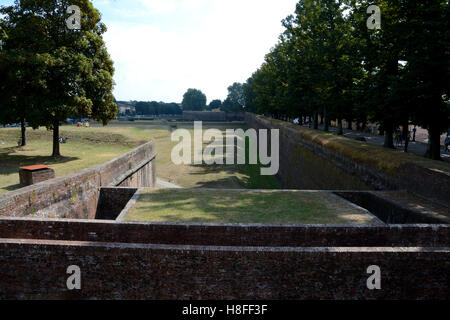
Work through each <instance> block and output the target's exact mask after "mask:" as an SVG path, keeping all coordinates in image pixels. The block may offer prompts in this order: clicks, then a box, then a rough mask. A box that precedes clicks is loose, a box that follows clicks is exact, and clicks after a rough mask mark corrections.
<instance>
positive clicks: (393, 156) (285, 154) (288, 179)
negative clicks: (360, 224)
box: [245, 113, 450, 207]
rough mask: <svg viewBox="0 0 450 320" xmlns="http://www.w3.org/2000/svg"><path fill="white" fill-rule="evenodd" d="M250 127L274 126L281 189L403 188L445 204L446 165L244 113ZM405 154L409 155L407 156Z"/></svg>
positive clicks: (449, 180) (448, 189)
mask: <svg viewBox="0 0 450 320" xmlns="http://www.w3.org/2000/svg"><path fill="white" fill-rule="evenodd" d="M245 120H246V122H247V124H248V126H249V127H250V128H254V129H279V130H280V171H279V174H278V178H279V180H280V182H281V184H282V186H283V187H284V188H290V189H312V190H367V189H370V190H406V191H408V192H410V193H412V194H416V195H418V196H420V197H423V198H425V199H429V200H432V201H435V202H437V203H440V204H441V205H444V206H447V207H450V197H449V194H450V174H449V169H450V166H447V167H446V169H442V168H441V167H444V166H446V164H439V165H440V166H439V167H438V166H436V167H434V166H435V165H436V164H435V163H433V161H431V160H427V159H417V160H411V159H412V158H407V155H402V154H400V153H395V152H394V151H391V150H384V149H383V148H381V147H377V146H372V145H368V144H366V143H363V142H358V141H353V140H350V139H346V138H341V137H336V136H333V135H325V134H323V133H319V132H317V131H315V130H311V129H308V128H304V127H300V126H298V125H293V124H290V123H287V122H282V121H279V120H274V119H270V118H266V117H263V116H258V115H254V114H250V113H246V115H245ZM411 157H414V156H413V155H411Z"/></svg>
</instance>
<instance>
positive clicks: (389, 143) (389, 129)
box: [383, 125, 395, 149]
mask: <svg viewBox="0 0 450 320" xmlns="http://www.w3.org/2000/svg"><path fill="white" fill-rule="evenodd" d="M393 135H394V128H393V126H391V125H387V126H386V127H385V130H384V145H383V147H385V148H390V149H395V147H394V137H393Z"/></svg>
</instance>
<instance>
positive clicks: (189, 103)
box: [182, 89, 206, 111]
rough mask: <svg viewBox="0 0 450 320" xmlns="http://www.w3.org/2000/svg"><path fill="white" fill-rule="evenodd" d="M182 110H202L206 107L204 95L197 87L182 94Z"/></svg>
mask: <svg viewBox="0 0 450 320" xmlns="http://www.w3.org/2000/svg"><path fill="white" fill-rule="evenodd" d="M182 106H183V110H185V111H203V110H205V108H206V95H205V94H204V93H203V92H201V91H200V90H198V89H188V91H187V92H186V93H185V94H184V96H183V102H182Z"/></svg>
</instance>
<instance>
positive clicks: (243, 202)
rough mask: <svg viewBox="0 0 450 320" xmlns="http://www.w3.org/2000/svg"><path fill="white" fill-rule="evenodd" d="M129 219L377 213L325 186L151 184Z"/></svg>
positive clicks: (345, 219)
mask: <svg viewBox="0 0 450 320" xmlns="http://www.w3.org/2000/svg"><path fill="white" fill-rule="evenodd" d="M126 220H127V221H151V222H203V223H267V224H271V223H272V224H305V223H306V224H372V223H374V221H373V219H372V217H371V216H369V215H366V214H365V213H364V212H363V211H361V210H359V209H357V208H355V207H353V206H350V205H349V204H348V203H347V202H345V201H343V200H342V199H340V198H339V197H337V196H334V195H332V194H329V193H324V192H306V191H295V192H281V191H242V190H182V189H181V190H151V189H148V190H145V191H144V192H143V193H142V194H141V195H140V197H139V200H138V201H137V203H136V205H135V206H134V207H133V208H132V210H131V211H130V213H129V214H128V215H127V217H126Z"/></svg>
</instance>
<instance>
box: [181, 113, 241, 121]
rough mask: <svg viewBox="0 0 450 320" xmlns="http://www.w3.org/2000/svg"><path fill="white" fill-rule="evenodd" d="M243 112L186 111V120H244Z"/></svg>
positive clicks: (184, 118) (184, 114) (184, 116)
mask: <svg viewBox="0 0 450 320" xmlns="http://www.w3.org/2000/svg"><path fill="white" fill-rule="evenodd" d="M244 118H245V116H244V113H243V112H204V111H184V112H183V120H185V121H244Z"/></svg>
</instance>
